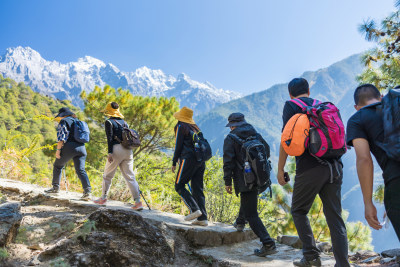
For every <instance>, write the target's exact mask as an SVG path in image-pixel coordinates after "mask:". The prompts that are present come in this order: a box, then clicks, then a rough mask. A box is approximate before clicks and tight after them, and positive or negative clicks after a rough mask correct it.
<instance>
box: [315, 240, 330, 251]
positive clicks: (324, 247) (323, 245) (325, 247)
mask: <svg viewBox="0 0 400 267" xmlns="http://www.w3.org/2000/svg"><path fill="white" fill-rule="evenodd" d="M317 248H318V249H319V250H320V251H321V252H324V253H328V252H331V251H332V245H331V244H330V243H329V242H321V243H318V244H317Z"/></svg>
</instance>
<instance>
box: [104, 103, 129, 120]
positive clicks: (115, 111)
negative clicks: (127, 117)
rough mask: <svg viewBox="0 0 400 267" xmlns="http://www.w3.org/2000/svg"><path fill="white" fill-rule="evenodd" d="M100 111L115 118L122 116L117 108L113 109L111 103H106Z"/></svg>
mask: <svg viewBox="0 0 400 267" xmlns="http://www.w3.org/2000/svg"><path fill="white" fill-rule="evenodd" d="M101 112H104V115H106V116H109V117H116V118H121V119H123V118H124V115H122V114H121V112H120V111H119V108H117V109H115V108H113V107H112V106H111V103H108V104H107V106H106V108H105V109H103V110H102V111H101Z"/></svg>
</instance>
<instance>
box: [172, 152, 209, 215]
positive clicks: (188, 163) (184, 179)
mask: <svg viewBox="0 0 400 267" xmlns="http://www.w3.org/2000/svg"><path fill="white" fill-rule="evenodd" d="M205 169H206V164H205V163H204V162H202V163H198V162H197V161H196V160H195V159H183V160H182V162H181V164H180V166H179V171H178V174H177V176H176V182H175V190H176V192H178V194H179V195H180V196H181V197H182V199H183V202H184V203H185V205H186V206H187V207H188V208H189V210H190V212H195V211H197V210H200V211H201V213H202V214H203V215H201V216H200V217H199V218H198V220H199V221H203V220H207V211H206V198H205V196H204V192H203V190H204V185H203V176H204V171H205ZM189 182H190V185H191V191H192V192H189V191H188V190H187V189H186V187H185V186H186V184H188V183H189Z"/></svg>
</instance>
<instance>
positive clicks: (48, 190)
mask: <svg viewBox="0 0 400 267" xmlns="http://www.w3.org/2000/svg"><path fill="white" fill-rule="evenodd" d="M44 192H45V193H47V194H57V193H58V192H60V188H57V187H52V188H50V189H46V190H44Z"/></svg>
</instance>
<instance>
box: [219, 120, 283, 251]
mask: <svg viewBox="0 0 400 267" xmlns="http://www.w3.org/2000/svg"><path fill="white" fill-rule="evenodd" d="M226 127H230V129H231V132H230V134H228V136H227V137H226V138H225V140H224V151H223V152H224V155H223V161H224V181H225V189H226V192H227V193H228V194H232V179H233V182H234V186H235V193H236V196H239V194H240V210H239V216H238V218H237V220H236V222H235V224H234V227H235V228H236V229H237V230H238V231H243V229H244V227H245V224H246V221H247V222H249V224H250V228H251V229H252V230H253V232H254V233H255V234H256V235H257V236H258V237H259V238H260V241H261V243H262V244H263V245H262V247H261V249H256V250H254V254H255V255H257V256H260V257H265V256H267V255H270V254H274V253H277V250H276V246H275V242H274V240H273V239H272V238H271V237H270V235H269V233H268V231H267V229H266V228H265V226H264V224H263V223H262V221H261V219H260V217H259V216H258V211H257V204H258V194H259V193H260V192H263V191H265V189H266V186H265V187H264V188H262V189H260V188H258V187H256V186H253V187H250V186H249V185H247V184H246V182H245V177H244V170H243V169H244V168H245V167H242V166H245V164H246V163H247V164H248V162H244V158H245V156H244V155H243V153H244V152H243V151H242V143H241V141H240V139H241V140H245V139H247V138H254V139H258V140H259V141H260V142H261V143H262V144H263V145H264V150H265V153H266V155H265V157H266V158H268V157H269V154H270V149H269V145H268V144H267V143H266V142H265V140H264V139H263V138H262V136H261V135H260V134H258V133H257V131H256V130H255V129H254V127H253V126H252V125H250V124H248V123H247V122H246V121H245V119H244V115H243V114H242V113H232V114H231V115H229V118H228V124H227V125H226ZM268 171H270V170H268Z"/></svg>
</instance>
